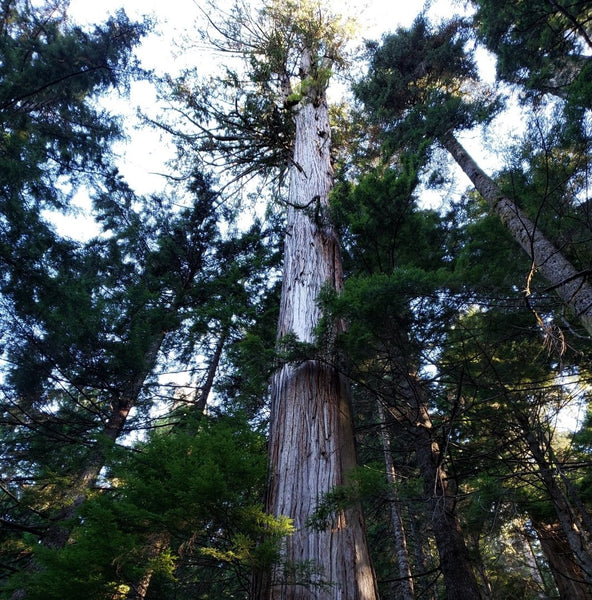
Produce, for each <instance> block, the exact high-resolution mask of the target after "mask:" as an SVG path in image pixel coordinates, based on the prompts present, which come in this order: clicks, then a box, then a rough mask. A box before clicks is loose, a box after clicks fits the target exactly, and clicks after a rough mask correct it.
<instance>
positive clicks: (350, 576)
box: [264, 52, 378, 600]
mask: <svg viewBox="0 0 592 600" xmlns="http://www.w3.org/2000/svg"><path fill="white" fill-rule="evenodd" d="M307 59H308V60H309V57H307V56H306V52H305V53H304V54H303V64H302V68H301V71H302V72H303V73H305V74H307V73H308V72H309V68H310V63H309V64H306V63H307ZM317 92H318V90H317ZM295 121H296V133H295V141H294V158H293V166H292V167H291V169H290V175H291V178H290V192H289V207H288V214H287V229H286V238H285V248H284V275H283V286H282V296H281V304H280V318H279V327H278V337H279V339H280V341H281V338H282V337H283V336H285V335H286V334H293V335H295V336H296V338H297V339H298V340H299V341H301V342H313V341H314V340H315V327H316V326H317V325H318V323H319V320H320V317H321V313H320V309H319V307H318V304H317V298H318V295H319V292H320V291H321V289H322V288H323V287H324V286H330V287H332V288H333V289H340V287H341V281H342V267H341V256H340V251H339V244H338V240H337V237H336V234H335V232H334V230H333V228H332V227H331V225H330V224H329V222H328V220H327V219H326V214H325V213H326V209H327V205H328V194H329V191H330V189H331V186H332V168H331V160H330V127H329V114H328V107H327V103H326V99H325V98H324V93H322V94H321V93H317V94H315V95H314V97H307V98H305V99H304V100H303V101H302V102H301V103H300V105H299V106H298V107H297V109H296V114H295ZM329 363H330V361H321V360H316V359H311V360H307V361H305V362H303V363H298V364H296V363H288V364H284V365H283V366H282V367H281V368H280V369H279V371H278V372H277V373H276V375H275V376H274V378H273V381H272V390H271V397H272V401H271V415H270V423H271V425H270V464H271V474H270V484H269V490H268V502H267V506H268V510H269V512H270V513H272V514H273V515H275V516H280V515H286V516H288V517H290V518H291V519H293V525H294V528H295V531H294V533H293V534H292V535H291V536H289V537H288V538H287V539H286V540H285V545H284V547H283V550H282V562H283V564H282V565H280V566H278V567H277V568H276V569H275V571H274V573H273V576H272V580H271V582H267V586H266V587H267V590H266V591H265V592H264V595H265V597H267V598H269V599H271V600H297V599H304V598H307V599H308V598H315V599H316V600H338V599H339V600H362V599H363V600H374V599H375V598H377V596H378V594H377V589H376V582H375V577H374V572H373V568H372V565H371V562H370V556H369V552H368V548H367V543H366V537H365V527H364V521H363V517H362V513H361V509H360V507H359V506H352V507H350V508H347V509H345V510H343V511H339V513H338V514H336V515H335V516H334V518H333V519H332V522H331V523H330V525H329V526H328V527H326V528H325V529H323V530H321V531H318V530H315V529H312V528H311V527H309V525H308V520H309V519H310V517H311V516H312V515H313V513H314V511H315V508H316V506H317V503H318V501H319V500H321V499H322V497H323V495H324V494H326V493H328V492H330V491H331V490H332V489H333V488H334V487H335V486H339V485H343V484H347V483H348V481H347V475H348V472H349V471H350V470H351V469H353V468H354V467H355V465H356V451H355V444H354V434H353V426H352V415H351V408H350V390H349V386H348V383H347V381H346V380H345V379H344V377H343V376H342V375H341V374H340V373H339V371H338V370H337V369H336V368H335V367H333V366H331V365H330V364H329Z"/></svg>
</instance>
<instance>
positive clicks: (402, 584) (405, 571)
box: [377, 401, 415, 600]
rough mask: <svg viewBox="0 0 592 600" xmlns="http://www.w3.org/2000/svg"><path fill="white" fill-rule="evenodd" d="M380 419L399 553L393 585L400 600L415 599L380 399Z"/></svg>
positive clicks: (395, 477) (392, 523)
mask: <svg viewBox="0 0 592 600" xmlns="http://www.w3.org/2000/svg"><path fill="white" fill-rule="evenodd" d="M377 407H378V419H379V421H380V423H381V427H380V438H381V441H382V450H383V454H384V466H385V470H386V478H387V481H388V482H389V490H390V494H389V495H390V497H389V502H390V508H391V526H392V528H393V537H394V542H395V553H396V555H397V565H398V570H399V573H398V579H399V581H397V582H395V585H394V586H393V588H394V592H395V597H396V598H398V599H400V600H413V598H414V597H415V596H414V589H413V577H412V575H411V565H410V563H409V553H408V551H407V537H406V534H405V527H404V525H403V516H402V515H401V503H400V501H399V497H398V493H397V474H396V471H395V464H394V462H393V455H392V453H391V442H390V439H389V435H388V431H387V428H386V425H385V412H384V407H383V406H382V403H381V402H380V401H378V402H377Z"/></svg>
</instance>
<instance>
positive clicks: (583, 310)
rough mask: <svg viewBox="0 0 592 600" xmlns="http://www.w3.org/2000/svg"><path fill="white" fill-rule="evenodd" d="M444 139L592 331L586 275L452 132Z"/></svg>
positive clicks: (590, 291) (590, 293)
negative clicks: (476, 160) (503, 190)
mask: <svg viewBox="0 0 592 600" xmlns="http://www.w3.org/2000/svg"><path fill="white" fill-rule="evenodd" d="M440 141H441V142H442V144H443V145H444V147H445V148H446V150H448V152H450V154H451V155H452V157H453V158H454V160H455V161H456V162H457V163H458V165H459V166H460V168H461V169H462V170H463V171H464V172H465V174H466V175H467V177H468V178H469V179H470V180H471V181H472V182H473V185H474V186H475V188H476V189H477V191H478V192H479V193H480V194H481V196H483V198H484V199H485V200H486V201H487V202H488V204H489V205H490V206H491V208H492V209H493V211H494V213H495V214H496V215H497V216H498V217H499V218H500V219H501V221H502V223H503V224H504V225H505V227H506V228H507V229H508V231H509V232H510V233H511V234H512V236H513V237H514V239H515V240H516V241H517V242H518V243H519V244H520V246H521V247H522V249H523V250H524V251H525V252H526V254H528V256H529V257H530V258H531V260H532V261H533V264H534V266H535V267H536V269H538V270H539V271H540V272H541V274H542V276H543V277H544V278H545V279H546V280H547V281H548V283H549V284H550V286H551V288H552V289H554V290H555V291H556V292H557V294H558V295H559V297H560V298H561V299H562V300H563V302H564V303H565V304H566V305H567V306H569V307H571V308H572V309H573V311H574V313H575V315H576V316H577V317H578V318H579V319H580V322H581V323H582V325H583V326H584V327H585V329H586V331H587V332H588V333H589V334H590V335H592V286H590V284H589V283H588V282H587V281H586V279H585V277H584V276H583V275H582V274H581V273H579V272H578V271H577V270H576V269H575V268H574V266H573V265H572V264H571V263H570V262H569V261H568V260H567V259H566V258H565V257H564V256H563V254H562V253H561V252H560V250H559V249H558V248H556V247H555V246H554V245H553V244H552V243H551V242H550V241H549V240H547V239H546V238H545V236H544V235H543V234H542V233H541V231H540V230H539V229H538V228H537V227H536V225H535V224H534V223H533V222H532V221H531V220H530V219H529V218H528V217H527V216H526V214H525V213H524V211H523V210H522V209H520V208H519V207H518V206H516V203H515V202H513V201H512V200H510V199H509V198H507V197H505V196H504V195H503V194H502V192H501V190H500V188H499V187H498V186H497V185H496V183H495V182H494V181H493V180H492V179H491V178H490V177H489V176H488V175H486V174H485V173H484V172H483V171H482V170H481V169H480V168H479V166H478V165H477V163H476V162H475V161H474V160H473V158H472V157H471V156H470V154H469V153H468V152H467V151H466V150H465V149H464V148H463V146H462V145H461V144H460V142H459V141H458V140H457V139H456V138H455V137H454V135H453V134H452V133H447V134H446V135H444V136H442V137H441V139H440Z"/></svg>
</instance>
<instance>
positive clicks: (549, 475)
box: [523, 421, 592, 586]
mask: <svg viewBox="0 0 592 600" xmlns="http://www.w3.org/2000/svg"><path fill="white" fill-rule="evenodd" d="M523 428H524V430H525V431H524V434H525V438H526V442H527V444H528V447H529V449H530V453H531V455H532V458H533V459H534V462H535V463H536V465H537V467H538V476H539V477H540V479H541V481H542V482H543V484H544V486H545V488H546V489H547V492H548V494H549V499H550V500H551V503H552V504H553V508H554V509H555V514H556V515H557V519H558V520H559V523H561V527H562V528H563V532H564V534H565V537H566V539H567V543H568V544H569V547H570V548H571V551H572V552H573V556H574V558H575V559H576V560H577V562H578V564H579V566H580V568H581V570H582V577H583V579H584V581H586V583H587V585H588V586H592V544H591V539H590V535H591V534H592V532H590V531H587V530H586V527H585V525H584V524H583V522H582V519H581V516H580V514H579V513H578V511H577V510H576V509H575V507H574V506H573V504H572V503H571V502H570V501H569V499H568V497H567V496H566V494H565V493H564V491H563V490H562V489H561V486H560V485H559V482H558V481H557V479H556V475H555V471H556V469H555V468H554V466H553V465H551V464H549V462H548V461H547V459H546V457H545V453H544V450H543V448H542V447H541V444H540V442H539V440H538V439H537V436H536V435H535V433H534V431H532V429H530V427H529V425H528V424H526V423H525V422H524V421H523Z"/></svg>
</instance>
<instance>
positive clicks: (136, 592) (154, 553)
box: [125, 327, 229, 600]
mask: <svg viewBox="0 0 592 600" xmlns="http://www.w3.org/2000/svg"><path fill="white" fill-rule="evenodd" d="M228 331H229V328H228V327H225V328H224V329H223V330H222V331H221V332H220V337H219V338H218V340H217V342H216V346H215V347H214V353H213V355H212V358H211V359H210V364H209V365H208V370H207V372H206V377H205V380H204V383H203V385H202V386H201V388H199V389H197V390H196V392H195V397H194V400H193V405H192V411H193V412H194V413H195V414H196V415H202V414H203V413H204V412H205V410H206V407H207V405H208V399H209V397H210V394H211V392H212V388H213V387H214V381H215V379H216V373H217V372H218V367H219V366H220V359H221V358H222V352H223V350H224V345H225V344H226V340H227V339H228ZM179 426H181V427H182V426H183V423H182V422H181V423H177V424H175V425H173V426H172V428H171V429H172V430H173V431H174V430H175V429H176V428H177V427H179ZM170 543H171V534H170V532H168V531H161V532H157V533H153V534H151V535H150V536H149V539H148V540H147V542H146V544H145V545H144V548H143V550H142V558H143V560H144V562H145V564H146V565H147V568H146V571H145V572H144V574H143V575H142V576H141V577H140V578H139V580H138V581H136V582H133V583H132V585H131V586H130V589H129V591H128V592H127V594H126V596H125V600H144V599H145V598H146V595H147V594H148V590H149V588H150V583H151V581H152V577H153V575H154V568H153V567H152V566H151V565H150V561H152V560H154V559H155V558H157V557H158V555H159V554H161V553H162V552H164V551H165V550H167V549H168V548H169V546H170Z"/></svg>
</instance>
